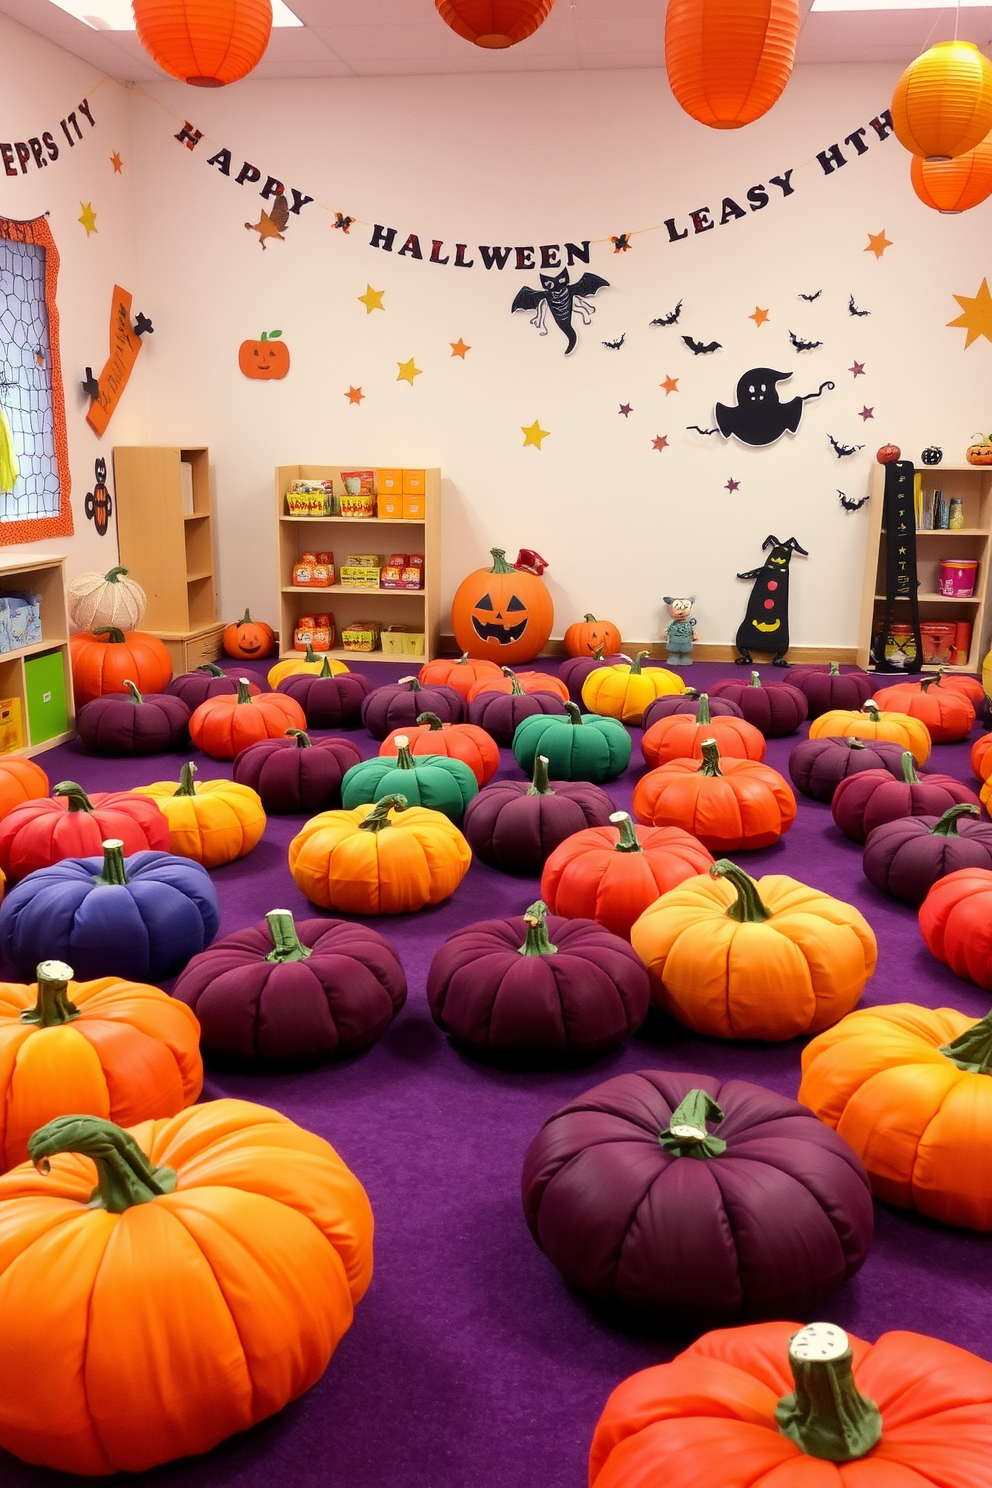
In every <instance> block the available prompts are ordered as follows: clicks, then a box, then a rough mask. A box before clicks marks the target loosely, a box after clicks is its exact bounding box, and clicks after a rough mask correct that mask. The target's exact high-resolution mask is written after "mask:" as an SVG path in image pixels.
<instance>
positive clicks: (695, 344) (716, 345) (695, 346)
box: [682, 336, 722, 356]
mask: <svg viewBox="0 0 992 1488" xmlns="http://www.w3.org/2000/svg"><path fill="white" fill-rule="evenodd" d="M682 340H683V341H684V342H685V344H686V346H688V348H689V350H690V351H691V352H692V354H693V356H708V355H709V353H710V352H711V351H720V350H722V342H720V341H707V342H706V344H705V345H704V344H703V342H702V341H694V340H693V339H692V337H691V336H683V337H682Z"/></svg>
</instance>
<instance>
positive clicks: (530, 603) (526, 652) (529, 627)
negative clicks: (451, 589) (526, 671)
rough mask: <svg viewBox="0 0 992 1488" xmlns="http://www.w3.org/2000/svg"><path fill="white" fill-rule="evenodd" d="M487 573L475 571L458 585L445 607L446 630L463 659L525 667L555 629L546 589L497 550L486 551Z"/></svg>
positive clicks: (541, 582) (550, 602)
mask: <svg viewBox="0 0 992 1488" xmlns="http://www.w3.org/2000/svg"><path fill="white" fill-rule="evenodd" d="M490 551H491V553H492V555H493V566H492V568H477V569H476V570H475V572H474V573H470V574H469V576H468V578H467V579H463V580H462V582H461V583H460V584H459V586H458V588H457V589H456V590H455V597H454V599H453V600H452V601H451V628H452V630H453V631H454V633H455V640H456V641H457V642H458V644H459V646H461V648H462V650H463V651H467V652H468V654H469V656H478V657H483V658H486V659H488V660H489V661H495V662H498V663H499V664H500V666H502V665H504V664H505V663H506V664H509V663H515V662H518V661H531V660H532V659H533V657H535V656H536V655H537V654H538V652H539V651H540V650H541V648H542V646H544V644H545V642H546V641H547V639H548V637H549V636H550V634H551V627H552V626H553V625H554V623H555V607H554V605H553V603H552V601H551V595H550V594H549V593H548V589H547V585H546V584H545V582H544V580H543V579H540V578H538V576H537V574H533V573H529V572H528V571H527V570H526V569H518V568H514V567H513V566H512V564H509V563H507V561H506V553H505V551H504V550H503V549H502V548H491V549H490Z"/></svg>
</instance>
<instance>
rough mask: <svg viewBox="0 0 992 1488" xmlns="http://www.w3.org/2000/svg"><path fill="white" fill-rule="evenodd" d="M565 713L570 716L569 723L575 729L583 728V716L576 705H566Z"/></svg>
mask: <svg viewBox="0 0 992 1488" xmlns="http://www.w3.org/2000/svg"><path fill="white" fill-rule="evenodd" d="M565 712H566V713H567V714H568V721H569V723H570V724H571V725H572V727H573V728H581V727H582V714H581V713H580V712H579V709H578V707H577V706H576V704H575V703H566V704H565Z"/></svg>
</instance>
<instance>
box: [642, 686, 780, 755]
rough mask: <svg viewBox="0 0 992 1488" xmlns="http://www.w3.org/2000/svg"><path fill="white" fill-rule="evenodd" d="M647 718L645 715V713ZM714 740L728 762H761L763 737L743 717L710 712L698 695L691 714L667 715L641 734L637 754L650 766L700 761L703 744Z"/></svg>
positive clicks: (704, 700) (707, 704)
mask: <svg viewBox="0 0 992 1488" xmlns="http://www.w3.org/2000/svg"><path fill="white" fill-rule="evenodd" d="M645 717H647V714H645ZM706 739H713V740H715V742H716V744H717V746H718V748H719V750H720V753H721V755H724V756H726V757H727V758H728V759H752V760H763V759H764V757H765V751H766V749H767V745H766V744H765V736H764V734H763V733H762V732H761V730H760V729H757V728H755V726H754V724H753V723H748V721H747V719H746V718H743V717H741V716H738V717H736V718H735V717H727V716H725V715H720V714H717V716H716V717H715V718H714V717H712V716H711V713H710V700H709V697H708V696H707V694H706V693H705V692H704V693H701V694H700V696H699V702H698V704H697V706H696V711H695V713H669V714H668V715H667V716H666V717H663V718H658V719H657V721H656V722H654V723H652V724H651V725H650V727H649V728H646V729H645V730H644V733H643V734H642V735H641V753H642V754H643V755H644V758H645V759H646V760H647V762H648V764H649V765H651V766H652V767H655V766H657V765H666V764H667V763H668V761H669V760H673V759H702V757H703V756H702V748H703V743H704V741H705V740H706Z"/></svg>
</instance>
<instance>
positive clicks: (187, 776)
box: [173, 760, 196, 796]
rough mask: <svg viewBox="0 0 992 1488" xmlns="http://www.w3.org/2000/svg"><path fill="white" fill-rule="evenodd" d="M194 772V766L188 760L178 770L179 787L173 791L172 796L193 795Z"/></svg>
mask: <svg viewBox="0 0 992 1488" xmlns="http://www.w3.org/2000/svg"><path fill="white" fill-rule="evenodd" d="M195 774H196V766H195V765H194V763H193V761H192V760H189V761H188V762H187V763H186V764H185V765H183V767H182V769H181V770H180V771H179V789H178V790H176V791H173V795H174V796H195V795H196V784H195V782H194V780H193V776H194V775H195Z"/></svg>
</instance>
